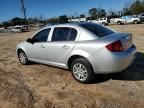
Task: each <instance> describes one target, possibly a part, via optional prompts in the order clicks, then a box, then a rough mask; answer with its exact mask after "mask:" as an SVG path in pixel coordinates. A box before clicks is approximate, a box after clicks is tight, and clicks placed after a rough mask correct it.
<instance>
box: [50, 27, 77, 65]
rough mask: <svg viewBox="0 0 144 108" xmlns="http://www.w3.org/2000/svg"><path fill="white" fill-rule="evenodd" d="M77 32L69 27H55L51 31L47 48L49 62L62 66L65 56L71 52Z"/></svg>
mask: <svg viewBox="0 0 144 108" xmlns="http://www.w3.org/2000/svg"><path fill="white" fill-rule="evenodd" d="M77 34H78V31H77V30H76V29H74V28H70V27H56V28H54V30H53V34H52V37H51V42H50V43H49V44H48V46H49V61H50V62H52V63H54V64H56V65H57V64H58V65H64V64H65V63H66V58H67V56H68V55H69V54H70V53H71V52H72V50H73V48H74V45H75V39H76V37H77Z"/></svg>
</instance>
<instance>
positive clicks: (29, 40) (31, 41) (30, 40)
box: [26, 38, 34, 44]
mask: <svg viewBox="0 0 144 108" xmlns="http://www.w3.org/2000/svg"><path fill="white" fill-rule="evenodd" d="M26 41H27V42H28V43H31V44H33V43H34V41H33V40H32V39H31V38H28V39H27V40H26Z"/></svg>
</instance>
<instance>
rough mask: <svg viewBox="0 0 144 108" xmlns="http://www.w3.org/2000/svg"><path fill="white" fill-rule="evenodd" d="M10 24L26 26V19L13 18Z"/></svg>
mask: <svg viewBox="0 0 144 108" xmlns="http://www.w3.org/2000/svg"><path fill="white" fill-rule="evenodd" d="M10 23H11V25H25V24H26V22H25V19H23V18H18V17H15V18H12V20H11V21H10Z"/></svg>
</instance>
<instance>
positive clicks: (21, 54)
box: [18, 50, 29, 65]
mask: <svg viewBox="0 0 144 108" xmlns="http://www.w3.org/2000/svg"><path fill="white" fill-rule="evenodd" d="M18 59H19V61H20V63H21V64H23V65H27V64H29V61H28V59H27V56H26V54H25V53H24V51H22V50H20V51H19V52H18Z"/></svg>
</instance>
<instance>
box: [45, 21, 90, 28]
mask: <svg viewBox="0 0 144 108" xmlns="http://www.w3.org/2000/svg"><path fill="white" fill-rule="evenodd" d="M82 24H92V23H91V22H75V23H64V24H56V25H48V26H46V27H44V28H52V27H80V25H82Z"/></svg>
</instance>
